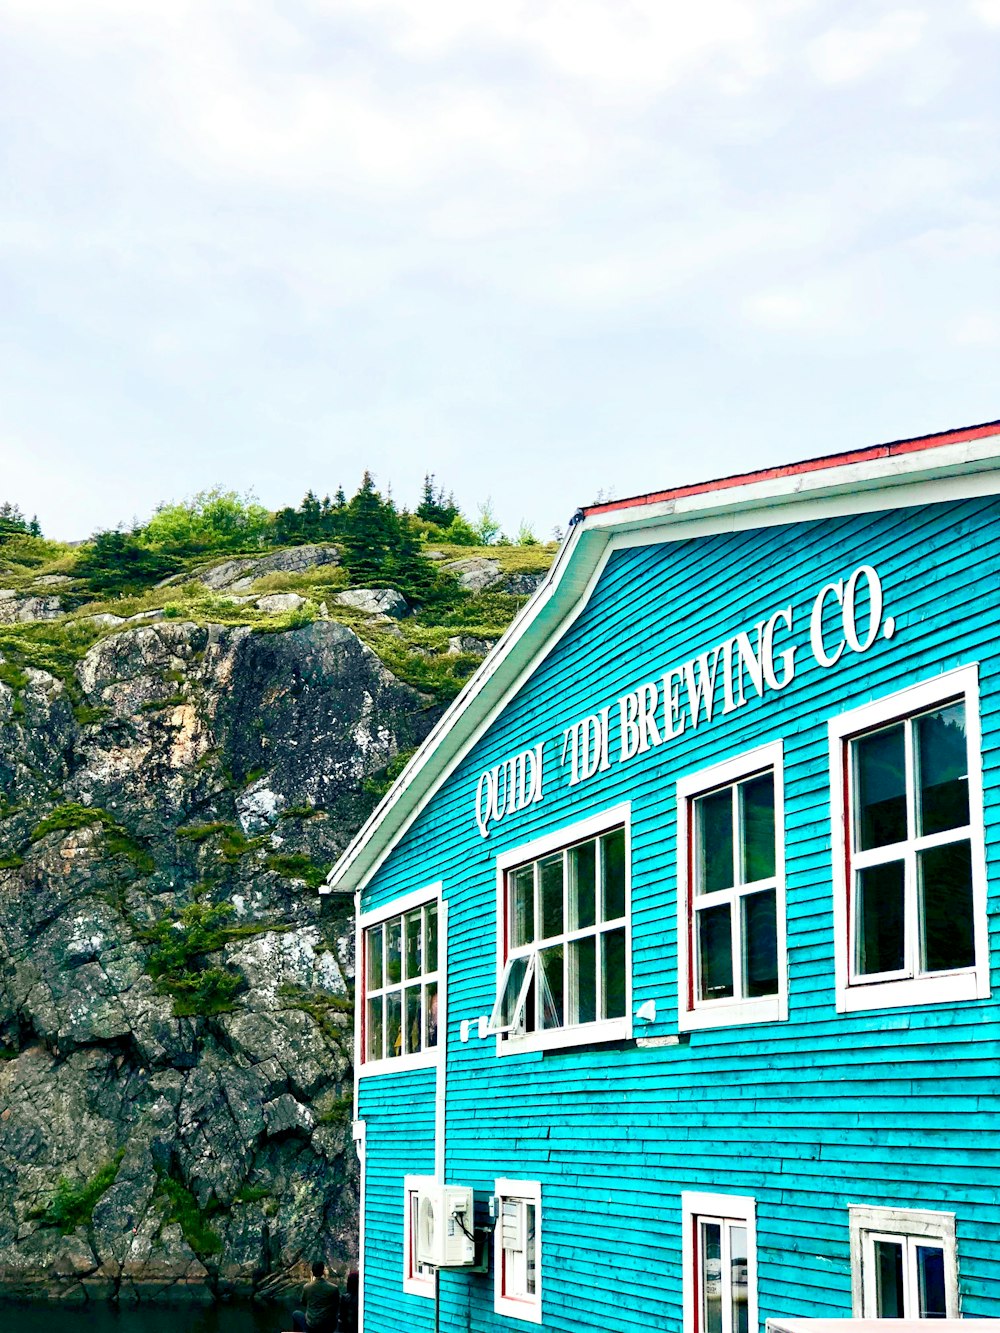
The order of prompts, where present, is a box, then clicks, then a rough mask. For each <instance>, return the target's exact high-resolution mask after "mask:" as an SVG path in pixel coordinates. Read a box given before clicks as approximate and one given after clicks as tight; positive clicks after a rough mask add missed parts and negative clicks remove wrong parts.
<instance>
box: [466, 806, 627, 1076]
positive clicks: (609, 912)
mask: <svg viewBox="0 0 1000 1333" xmlns="http://www.w3.org/2000/svg"><path fill="white" fill-rule="evenodd" d="M629 823H630V807H629V805H628V804H625V805H620V806H616V807H614V808H613V809H611V810H608V811H605V812H604V813H603V814H601V815H596V816H594V817H593V818H591V819H587V820H583V821H581V822H580V823H577V824H573V825H571V826H570V827H568V828H563V829H560V830H558V831H557V832H555V833H553V834H550V835H548V836H546V837H544V838H540V839H538V840H537V841H535V842H532V843H529V844H527V845H526V846H522V847H519V848H516V849H515V850H513V851H511V852H507V853H504V854H503V855H502V856H500V857H498V858H497V991H496V1001H495V1003H494V1006H493V1012H492V1014H491V1016H490V1031H492V1032H494V1033H496V1034H497V1037H498V1050H499V1051H500V1053H501V1054H504V1053H511V1052H513V1051H523V1050H540V1049H547V1048H553V1047H558V1046H571V1045H579V1044H581V1043H584V1042H592V1041H607V1040H613V1039H616V1038H622V1037H628V1036H630V1035H631V1018H630V1013H631V999H632V976H631V915H630V897H631V872H630V861H631V847H630V827H629Z"/></svg>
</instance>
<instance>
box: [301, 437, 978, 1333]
mask: <svg viewBox="0 0 1000 1333" xmlns="http://www.w3.org/2000/svg"><path fill="white" fill-rule="evenodd" d="M577 517H578V521H577V522H576V523H575V525H574V527H573V528H572V530H571V533H570V535H569V537H568V539H567V540H566V542H565V543H564V545H563V547H562V549H561V551H560V553H559V556H558V558H557V560H556V562H555V564H554V565H553V567H552V569H551V571H550V573H549V575H548V576H547V579H546V581H545V583H544V584H543V585H542V587H541V588H540V589H539V590H538V592H537V593H536V595H535V596H534V597H533V598H532V600H531V602H530V603H529V604H528V605H527V607H526V608H525V609H524V611H523V612H522V613H521V615H520V616H519V617H518V619H517V620H516V621H515V622H514V624H513V625H512V627H511V629H510V630H509V631H508V633H507V634H506V635H505V637H504V638H503V639H502V640H501V641H500V643H499V644H498V645H497V647H496V648H495V649H494V651H493V652H492V653H491V655H490V656H489V658H488V659H487V660H486V662H485V663H484V665H483V667H482V669H481V670H480V671H479V672H478V674H477V675H476V676H475V677H474V679H473V680H472V681H471V682H470V683H469V685H468V686H467V688H466V689H465V691H464V692H463V693H462V695H461V696H460V697H459V698H458V699H457V700H456V701H455V703H454V705H453V706H452V707H451V708H450V710H449V711H448V713H447V714H446V715H445V716H444V718H443V719H442V721H441V722H440V724H439V725H438V726H437V728H436V730H435V731H434V733H433V734H432V736H431V737H430V738H429V740H428V741H427V743H426V744H425V745H424V747H423V749H422V750H421V751H420V753H419V754H418V755H417V756H416V757H415V759H414V760H413V761H412V762H411V763H410V765H409V767H408V768H407V770H406V771H405V773H404V774H403V775H402V777H401V778H400V779H399V781H398V782H397V783H396V785H395V786H394V787H393V789H392V790H391V792H390V793H389V795H388V796H387V797H386V799H385V800H384V801H383V803H382V805H381V806H380V807H379V809H378V810H377V811H376V813H375V814H374V815H373V817H372V819H371V820H370V821H369V822H368V824H367V825H366V826H365V828H364V829H363V830H362V831H361V833H360V834H359V835H358V837H357V838H356V839H355V841H354V842H353V843H352V844H351V846H350V847H349V848H348V850H347V851H346V853H345V854H344V856H343V857H342V859H341V861H340V862H339V863H338V865H337V866H336V867H335V869H334V871H333V872H332V874H331V877H330V882H329V884H328V886H327V891H332V892H338V891H339V892H342V891H351V892H354V893H356V895H357V910H358V951H357V958H358V1010H357V1012H358V1029H357V1087H356V1097H357V1105H356V1124H355V1135H356V1139H357V1142H358V1149H359V1154H360V1157H361V1163H362V1212H361V1217H362V1222H361V1246H362V1283H361V1285H362V1294H363V1323H362V1327H363V1329H364V1330H365V1333H396V1331H397V1330H400V1329H407V1330H416V1331H419V1330H421V1329H427V1330H430V1329H432V1328H434V1326H435V1325H434V1319H435V1288H436V1282H435V1273H438V1276H439V1292H438V1300H439V1318H440V1327H441V1328H442V1329H444V1330H458V1329H461V1330H470V1331H471V1333H480V1331H482V1333H485V1331H486V1330H490V1331H491V1333H492V1331H497V1333H499V1330H505V1331H512V1330H517V1329H524V1328H525V1327H526V1326H528V1325H531V1324H534V1325H537V1326H540V1327H541V1328H544V1329H550V1330H560V1331H562V1333H579V1331H580V1330H591V1329H592V1330H601V1331H602V1333H605V1331H606V1330H621V1331H622V1333H647V1330H650V1329H670V1330H681V1329H683V1330H685V1333H744V1330H750V1331H751V1333H753V1331H754V1330H757V1329H758V1327H763V1324H764V1321H765V1320H766V1319H767V1318H771V1317H779V1316H787V1317H810V1316H812V1317H849V1316H851V1315H854V1316H867V1317H911V1318H917V1317H929V1318H932V1317H946V1316H955V1315H958V1314H961V1315H962V1316H965V1317H968V1316H979V1317H987V1316H992V1317H998V1316H1000V1227H998V1224H1000V1125H998V1120H997V1112H998V1110H1000V1058H998V1057H1000V1043H998V1037H1000V1002H998V1001H1000V972H998V969H1000V941H998V938H997V931H998V921H1000V639H998V627H1000V540H998V539H1000V423H997V424H994V425H991V426H983V427H976V428H971V429H967V430H960V431H955V432H951V433H949V434H946V435H938V436H934V437H927V438H922V439H917V440H909V441H903V442H899V443H896V444H892V445H885V446H880V447H877V448H871V449H865V450H859V451H856V452H852V453H847V454H843V455H840V456H836V457H828V458H821V459H815V460H811V461H808V462H805V463H802V464H800V465H797V466H793V467H786V468H779V469H775V470H771V471H766V472H756V473H749V474H747V475H744V476H738V477H732V478H726V479H725V480H723V481H717V482H711V483H708V484H705V485H698V486H686V487H682V488H679V489H676V490H673V491H667V492H663V493H659V494H652V495H647V496H642V497H639V498H637V499H634V500H626V501H619V502H612V503H607V504H599V505H594V506H592V507H590V508H589V509H586V510H584V511H582V512H581V514H579V515H578V516H577ZM443 1184H447V1185H449V1186H460V1187H465V1188H466V1189H468V1190H471V1191H473V1192H474V1193H473V1195H472V1198H473V1201H474V1202H473V1205H472V1206H471V1207H468V1209H467V1211H465V1212H462V1211H461V1209H459V1211H458V1212H457V1213H456V1214H455V1215H454V1216H453V1217H452V1223H453V1225H452V1230H453V1232H454V1237H453V1239H454V1238H457V1239H459V1241H461V1236H463V1235H464V1234H465V1233H466V1232H470V1233H471V1234H476V1228H477V1227H478V1228H479V1229H480V1235H481V1236H486V1237H488V1240H487V1244H486V1246H485V1256H484V1257H485V1262H481V1263H479V1264H478V1265H468V1266H466V1267H449V1268H442V1269H435V1267H434V1266H433V1265H431V1264H429V1263H428V1262H427V1249H426V1244H425V1243H424V1242H423V1241H421V1239H420V1236H421V1226H422V1221H421V1212H420V1209H421V1200H422V1199H428V1200H431V1201H432V1202H433V1203H434V1204H435V1206H437V1207H438V1208H440V1207H442V1206H445V1207H449V1208H450V1207H452V1204H453V1201H452V1204H449V1203H448V1197H449V1196H447V1195H445V1194H444V1193H443V1192H442V1191H441V1189H440V1187H441V1186H442V1185H443ZM435 1191H436V1192H435ZM454 1196H455V1197H458V1198H460V1197H461V1196H462V1191H461V1190H458V1191H455V1192H454ZM480 1249H482V1246H480Z"/></svg>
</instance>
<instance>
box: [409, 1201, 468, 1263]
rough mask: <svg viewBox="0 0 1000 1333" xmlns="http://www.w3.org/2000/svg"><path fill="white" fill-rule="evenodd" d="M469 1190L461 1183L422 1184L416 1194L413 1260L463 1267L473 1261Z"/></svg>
mask: <svg viewBox="0 0 1000 1333" xmlns="http://www.w3.org/2000/svg"><path fill="white" fill-rule="evenodd" d="M472 1220H473V1219H472V1190H471V1189H470V1188H469V1187H468V1186H465V1185H436V1184H435V1185H422V1186H421V1187H420V1190H419V1192H418V1194H417V1262H418V1263H421V1264H430V1265H432V1267H434V1268H465V1267H467V1266H468V1265H470V1264H474V1263H475V1262H476V1242H475V1240H474V1236H475V1231H474V1229H473V1225H472Z"/></svg>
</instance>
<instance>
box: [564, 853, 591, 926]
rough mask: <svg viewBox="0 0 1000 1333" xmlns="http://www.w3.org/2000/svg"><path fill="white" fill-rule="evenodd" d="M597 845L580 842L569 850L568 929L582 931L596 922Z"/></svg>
mask: <svg viewBox="0 0 1000 1333" xmlns="http://www.w3.org/2000/svg"><path fill="white" fill-rule="evenodd" d="M596 885H597V843H596V842H581V843H579V845H578V846H576V847H571V848H570V849H569V928H570V930H582V929H583V927H585V926H592V925H593V924H594V922H595V921H596V920H597V917H596V914H595V891H596Z"/></svg>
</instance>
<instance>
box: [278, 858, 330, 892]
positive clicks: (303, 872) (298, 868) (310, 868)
mask: <svg viewBox="0 0 1000 1333" xmlns="http://www.w3.org/2000/svg"><path fill="white" fill-rule="evenodd" d="M266 865H267V868H268V870H273V871H275V872H276V873H277V874H279V875H282V876H283V877H284V878H285V879H301V880H304V881H305V882H306V884H308V885H309V887H310V888H311V889H318V888H319V886H320V885H321V884H323V883H325V882H326V876H327V870H329V867H327V870H324V869H323V867H322V866H318V865H316V864H315V863H314V862H312V861H310V859H309V857H308V856H301V855H294V856H269V857H268V858H267V861H266Z"/></svg>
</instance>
